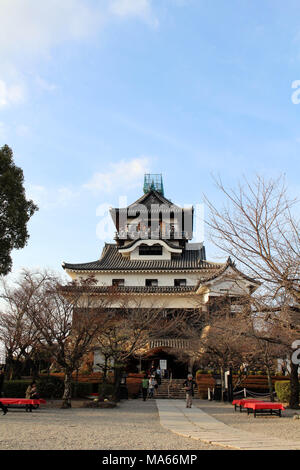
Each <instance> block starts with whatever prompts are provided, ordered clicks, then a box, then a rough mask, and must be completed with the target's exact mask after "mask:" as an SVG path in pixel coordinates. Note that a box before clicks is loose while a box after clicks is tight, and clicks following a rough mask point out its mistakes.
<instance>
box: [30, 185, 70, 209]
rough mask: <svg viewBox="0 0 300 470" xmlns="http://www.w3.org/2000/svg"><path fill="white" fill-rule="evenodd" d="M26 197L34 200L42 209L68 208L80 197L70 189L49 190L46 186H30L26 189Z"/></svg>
mask: <svg viewBox="0 0 300 470" xmlns="http://www.w3.org/2000/svg"><path fill="white" fill-rule="evenodd" d="M26 196H27V197H28V198H29V199H32V200H33V201H34V202H35V203H36V204H37V205H38V206H39V208H41V209H52V208H56V207H62V206H63V207H66V206H67V205H69V204H70V203H71V202H72V201H74V200H76V199H77V197H78V196H79V193H78V192H74V191H73V190H72V189H70V188H66V187H61V188H58V189H57V188H54V189H48V188H45V186H41V185H34V184H30V185H29V186H28V187H27V189H26Z"/></svg>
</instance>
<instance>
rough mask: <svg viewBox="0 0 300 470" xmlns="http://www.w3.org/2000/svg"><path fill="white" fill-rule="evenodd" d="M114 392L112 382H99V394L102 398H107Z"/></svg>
mask: <svg viewBox="0 0 300 470" xmlns="http://www.w3.org/2000/svg"><path fill="white" fill-rule="evenodd" d="M113 392H114V385H113V384H100V385H99V396H100V397H103V398H107V397H109V396H110V395H112V394H113Z"/></svg>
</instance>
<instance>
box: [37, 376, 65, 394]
mask: <svg viewBox="0 0 300 470" xmlns="http://www.w3.org/2000/svg"><path fill="white" fill-rule="evenodd" d="M36 385H37V389H38V392H39V394H40V396H41V398H61V397H62V396H63V393H64V382H63V380H62V379H60V378H58V377H55V376H48V377H40V378H39V379H38V380H37V383H36Z"/></svg>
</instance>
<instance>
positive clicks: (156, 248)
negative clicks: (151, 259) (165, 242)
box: [139, 244, 162, 256]
mask: <svg viewBox="0 0 300 470" xmlns="http://www.w3.org/2000/svg"><path fill="white" fill-rule="evenodd" d="M139 254H140V256H160V255H162V246H161V245H158V244H156V245H152V246H149V245H145V244H144V245H141V246H140V247H139Z"/></svg>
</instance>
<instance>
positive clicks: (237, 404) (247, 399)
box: [232, 398, 260, 412]
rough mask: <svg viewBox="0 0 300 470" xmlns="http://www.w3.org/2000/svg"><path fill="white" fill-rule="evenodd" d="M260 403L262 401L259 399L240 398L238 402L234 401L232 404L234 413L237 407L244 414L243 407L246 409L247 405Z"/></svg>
mask: <svg viewBox="0 0 300 470" xmlns="http://www.w3.org/2000/svg"><path fill="white" fill-rule="evenodd" d="M258 401H260V400H258V399H257V398H239V399H237V400H233V402H232V404H233V405H234V411H236V407H237V406H239V407H240V412H242V407H244V404H245V403H249V402H258Z"/></svg>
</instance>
